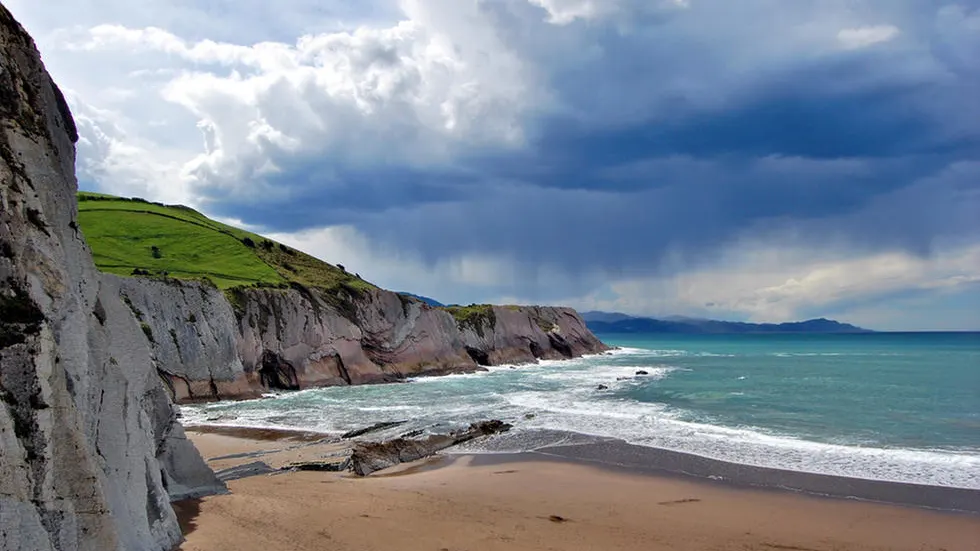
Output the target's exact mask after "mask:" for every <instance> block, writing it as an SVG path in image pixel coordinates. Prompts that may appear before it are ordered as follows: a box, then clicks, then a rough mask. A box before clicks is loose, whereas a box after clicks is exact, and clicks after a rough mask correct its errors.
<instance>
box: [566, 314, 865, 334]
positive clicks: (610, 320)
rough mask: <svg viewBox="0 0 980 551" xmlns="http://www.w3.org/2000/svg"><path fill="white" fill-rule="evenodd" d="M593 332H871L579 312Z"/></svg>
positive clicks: (830, 325)
mask: <svg viewBox="0 0 980 551" xmlns="http://www.w3.org/2000/svg"><path fill="white" fill-rule="evenodd" d="M582 318H583V319H584V320H585V323H586V325H588V327H589V329H591V330H592V332H593V333H705V334H707V333H714V334H723V333H871V332H872V331H871V330H870V329H864V328H862V327H857V326H856V325H851V324H849V323H841V322H839V321H834V320H829V319H825V318H818V319H811V320H806V321H794V322H788V323H747V322H741V321H719V320H710V319H699V318H688V317H684V316H670V317H667V318H643V317H636V316H630V315H627V314H621V313H619V312H596V311H592V312H582Z"/></svg>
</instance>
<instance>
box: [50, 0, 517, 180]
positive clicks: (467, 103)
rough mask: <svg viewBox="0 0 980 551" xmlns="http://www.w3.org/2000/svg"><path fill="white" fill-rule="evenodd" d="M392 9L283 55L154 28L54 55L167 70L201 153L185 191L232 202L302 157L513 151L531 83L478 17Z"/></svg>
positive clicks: (112, 31)
mask: <svg viewBox="0 0 980 551" xmlns="http://www.w3.org/2000/svg"><path fill="white" fill-rule="evenodd" d="M404 9H405V16H406V18H405V19H404V20H403V21H401V22H399V23H397V24H395V25H393V26H391V27H387V28H380V29H378V28H359V29H356V30H352V31H349V32H336V33H323V34H317V35H306V36H302V37H300V38H298V39H297V40H296V42H295V43H294V44H284V43H272V42H265V43H258V44H253V45H238V44H229V43H219V42H214V41H210V40H204V41H199V42H194V43H191V42H188V41H185V40H183V39H181V38H180V37H178V36H175V35H173V34H171V33H169V32H167V31H165V30H162V29H158V28H152V27H150V28H143V29H130V28H125V27H122V26H119V25H100V26H96V27H94V28H92V29H89V30H88V31H87V32H85V33H83V34H82V35H81V36H77V35H76V36H74V37H65V38H66V40H65V42H64V43H63V44H62V46H63V48H65V49H66V50H68V51H88V52H92V51H99V52H111V53H113V55H119V52H127V53H129V54H131V55H148V56H149V57H148V59H159V60H161V62H169V65H170V66H171V67H176V68H177V69H178V71H179V72H178V73H177V74H176V76H175V77H174V78H172V79H170V80H169V81H168V82H167V83H166V84H165V85H164V87H163V89H162V90H161V91H160V92H159V93H161V94H162V97H163V98H164V99H165V100H167V101H169V102H171V103H174V104H177V105H180V106H182V107H184V108H185V109H186V110H187V111H188V112H190V113H192V114H193V116H194V117H195V118H196V119H197V121H198V122H197V126H198V128H200V129H201V131H202V132H203V133H204V143H205V148H204V151H203V152H200V153H198V154H197V155H195V156H194V157H193V158H191V159H189V160H187V161H186V162H185V164H184V166H183V176H184V179H185V180H187V181H189V182H190V185H191V188H192V189H193V188H194V186H195V185H196V186H198V187H202V186H207V187H209V188H216V189H223V190H237V191H243V190H244V189H246V188H248V187H249V186H251V185H252V183H253V182H255V181H261V180H262V177H264V176H268V175H269V174H275V173H277V172H279V171H280V170H281V167H280V166H279V164H280V163H281V162H291V161H295V160H297V159H302V158H304V157H305V158H310V157H328V158H335V159H337V162H338V163H343V164H355V165H356V164H370V163H376V162H377V161H378V159H379V158H380V159H385V162H398V163H402V164H416V163H424V164H428V165H431V164H433V163H439V162H444V161H446V160H448V159H449V158H451V157H452V155H453V154H454V152H457V151H459V150H460V148H463V147H476V146H487V147H504V148H507V147H514V146H517V145H520V144H521V143H522V142H523V139H524V136H523V130H522V126H521V119H520V117H521V114H522V113H523V112H524V111H525V110H526V109H528V108H530V106H531V105H532V103H533V101H534V99H535V96H536V93H535V92H534V88H535V87H534V86H533V78H534V77H533V75H532V74H530V73H528V72H527V71H526V70H525V68H524V67H523V65H522V63H521V62H520V61H519V60H518V59H517V58H516V57H515V56H513V55H511V54H510V53H509V52H508V50H507V47H506V45H504V44H502V43H500V42H499V40H498V39H497V37H496V36H495V35H494V34H493V33H492V32H488V31H486V30H483V25H482V23H483V22H482V21H481V18H483V17H485V15H484V14H482V13H481V12H480V11H479V10H478V9H477V8H476V7H475V6H472V7H471V9H469V10H454V11H453V12H451V13H453V17H452V18H451V20H448V21H447V20H446V19H447V15H446V13H447V12H444V11H442V10H440V9H439V6H434V5H432V3H421V2H406V3H405V4H404ZM464 35H465V36H464ZM464 38H465V40H464ZM159 54H165V56H163V57H161V56H160V55H159ZM154 56H156V57H154ZM164 58H166V59H164ZM174 58H176V61H177V63H174ZM164 68H166V66H165V67H164ZM265 191H267V192H268V191H270V190H265Z"/></svg>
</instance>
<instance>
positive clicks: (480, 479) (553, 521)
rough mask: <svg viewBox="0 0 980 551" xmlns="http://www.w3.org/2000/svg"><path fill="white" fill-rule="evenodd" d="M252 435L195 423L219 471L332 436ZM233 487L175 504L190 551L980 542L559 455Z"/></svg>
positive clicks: (976, 533) (933, 520)
mask: <svg viewBox="0 0 980 551" xmlns="http://www.w3.org/2000/svg"><path fill="white" fill-rule="evenodd" d="M247 433H248V431H247V430H246V431H241V430H239V431H237V434H235V435H232V434H231V433H228V432H227V431H225V430H220V429H219V430H218V431H205V432H199V431H195V430H193V429H189V430H188V437H189V438H190V439H191V440H192V441H194V443H195V444H196V445H197V446H198V448H199V449H200V450H201V452H202V454H203V455H204V456H205V457H206V458H207V459H208V460H209V461H208V462H209V464H211V465H212V466H214V467H219V466H224V467H228V466H234V465H236V464H237V465H244V464H247V463H249V462H251V461H254V458H255V455H251V454H249V453H248V452H253V453H259V454H266V455H262V456H261V457H262V459H263V460H268V461H269V462H270V463H271V464H273V465H275V464H277V462H278V463H279V464H281V463H282V461H285V460H286V459H285V458H279V457H277V456H276V455H274V454H276V453H277V451H273V450H278V453H280V455H286V456H288V457H290V458H291V457H295V456H296V455H297V454H306V455H318V454H322V453H323V452H324V451H327V450H329V449H330V448H331V447H332V446H336V444H337V441H336V439H335V438H330V437H328V438H327V439H326V440H324V439H322V438H321V439H320V440H316V439H312V440H311V438H312V437H310V436H308V433H307V436H303V433H299V434H297V433H294V432H288V431H287V432H285V433H282V434H279V435H278V436H279V437H280V439H278V440H270V439H269V438H270V437H271V436H272V434H270V433H269V432H268V431H262V432H260V433H257V434H256V436H257V437H258V438H257V439H250V438H247V437H245V435H246V434H247ZM317 436H318V437H319V436H324V435H317ZM304 439H305V440H304ZM243 452H245V453H243ZM268 454H273V455H268ZM228 486H229V489H230V490H231V493H230V494H228V495H218V496H209V497H205V498H201V499H195V500H186V501H183V502H178V503H175V504H174V508H175V511H176V512H177V513H178V516H179V518H180V522H181V526H182V528H183V529H184V534H185V537H186V538H187V540H186V541H185V542H184V544H183V545H182V546H181V547H180V549H181V550H182V551H205V550H208V551H214V550H224V549H228V550H231V549H235V550H240V551H252V550H256V551H257V550H259V549H263V550H264V549H281V550H283V551H287V550H313V549H334V550H338V551H343V550H351V551H353V550H355V549H357V550H361V549H396V548H397V549H403V550H406V551H415V550H418V551H441V550H449V551H462V550H466V549H469V550H473V549H480V550H481V551H482V550H489V551H495V550H500V551H503V550H507V551H538V550H545V549H549V550H554V549H563V550H566V551H586V550H595V549H602V550H603V551H615V550H640V549H642V550H660V549H664V550H666V549H671V550H680V551H687V550H690V551H695V550H697V551H701V550H703V549H718V550H731V551H735V550H740V551H741V550H745V549H753V550H758V551H763V550H765V551H771V550H774V549H776V550H778V549H794V550H806V551H830V550H837V549H847V550H849V551H880V550H882V549H890V550H902V551H921V550H924V549H928V550H931V551H939V550H940V549H942V550H946V551H954V550H969V549H975V542H976V541H980V515H977V514H970V513H962V512H952V511H936V510H930V509H924V508H917V507H906V506H900V505H893V504H885V503H875V502H865V501H857V500H848V499H836V498H835V499H827V498H820V497H818V496H814V495H809V494H803V493H799V492H792V491H787V490H779V489H777V488H757V487H740V486H736V485H733V484H728V483H726V482H725V481H719V480H712V479H708V478H699V477H694V476H691V475H682V474H676V473H670V472H667V471H654V470H652V469H646V470H639V469H635V468H630V467H624V466H614V465H609V464H602V465H599V464H596V463H590V462H587V461H586V460H584V459H582V458H571V457H562V456H559V455H557V454H554V453H550V452H549V453H548V454H541V453H536V452H526V453H520V454H503V453H488V454H476V455H473V454H462V453H460V454H440V455H437V456H434V457H430V458H427V459H422V460H420V461H416V462H412V463H404V464H402V465H399V466H397V467H395V468H393V469H388V470H385V471H379V472H377V473H375V474H372V475H370V476H367V477H356V476H352V475H350V474H347V473H338V472H310V471H277V472H274V473H272V474H260V475H257V476H249V477H246V478H238V479H231V480H229V481H228Z"/></svg>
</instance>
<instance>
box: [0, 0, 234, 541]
mask: <svg viewBox="0 0 980 551" xmlns="http://www.w3.org/2000/svg"><path fill="white" fill-rule="evenodd" d="M77 138H78V136H77V133H76V131H75V126H74V123H73V121H72V117H71V114H70V113H69V111H68V106H67V104H66V103H65V100H64V98H63V97H62V95H61V92H60V91H59V90H58V88H57V87H56V86H55V85H54V83H53V82H52V81H51V78H50V77H49V76H48V74H47V72H46V71H45V69H44V67H43V65H42V64H41V60H40V57H39V55H38V53H37V50H36V48H35V46H34V43H33V41H32V40H31V38H30V37H29V36H28V35H27V33H26V32H25V31H24V29H23V28H22V27H21V26H20V25H19V24H18V23H17V22H16V21H15V20H14V19H13V17H12V16H11V14H10V13H9V12H8V11H7V10H6V8H4V7H3V6H0V527H2V530H0V549H3V550H18V551H26V550H44V551H48V550H89V549H91V550H115V549H118V550H163V549H172V548H173V547H174V546H175V545H176V544H177V543H178V542H179V541H180V538H181V536H180V530H179V527H178V526H177V520H176V517H175V516H174V512H173V510H172V509H171V507H170V498H171V495H170V494H168V490H172V491H173V492H174V494H176V495H180V496H188V495H201V494H205V493H213V492H216V491H221V490H223V485H222V484H221V483H220V482H218V480H217V479H216V478H215V477H214V475H213V473H211V471H210V469H208V467H207V466H206V465H205V464H204V462H203V461H202V460H201V457H200V455H199V454H198V453H197V451H196V450H195V449H194V447H193V446H192V445H191V444H190V443H189V442H188V441H187V440H186V439H184V438H183V432H182V429H181V428H180V425H179V424H178V423H177V422H176V416H175V413H174V410H173V407H172V404H171V402H170V398H169V395H168V393H167V392H166V390H165V389H164V387H163V386H162V382H161V379H160V378H159V377H158V376H157V373H156V370H155V369H153V364H152V361H151V350H150V347H149V346H148V345H147V341H146V338H145V336H144V333H143V332H142V331H141V328H140V326H139V324H138V322H137V320H136V319H135V317H134V316H133V314H132V313H131V311H130V309H129V308H128V307H127V306H126V305H125V304H124V303H123V302H122V301H121V300H120V294H119V293H118V292H117V290H116V288H115V287H114V286H113V282H112V281H105V280H104V279H103V277H102V276H101V275H100V274H99V273H98V272H97V271H96V269H95V266H94V264H93V263H92V259H91V255H90V252H89V250H88V248H87V247H86V245H85V242H84V241H83V240H82V238H81V236H80V234H79V232H78V227H77V225H76V223H75V219H76V203H75V192H76V181H75V177H74V162H75V148H74V142H75V140H77Z"/></svg>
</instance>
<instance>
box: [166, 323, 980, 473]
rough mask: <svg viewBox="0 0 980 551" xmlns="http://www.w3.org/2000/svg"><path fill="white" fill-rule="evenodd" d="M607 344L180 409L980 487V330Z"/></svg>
mask: <svg viewBox="0 0 980 551" xmlns="http://www.w3.org/2000/svg"><path fill="white" fill-rule="evenodd" d="M600 338H602V339H603V340H604V342H606V343H608V344H611V345H615V346H619V347H621V348H620V349H619V350H616V351H614V352H613V353H611V354H605V355H597V356H591V357H587V358H582V359H578V360H571V361H567V362H550V361H549V362H542V363H541V364H539V365H533V366H520V367H516V368H512V367H511V366H498V367H494V368H491V371H489V372H486V373H477V374H472V375H453V376H448V377H435V378H424V379H416V380H414V381H412V382H410V383H409V384H394V385H379V386H362V387H335V388H327V389H317V390H308V391H302V392H297V393H290V394H283V395H278V396H275V397H271V398H267V399H262V400H252V401H247V402H233V403H219V404H209V405H201V406H186V407H184V408H183V413H184V416H185V422H188V423H205V424H224V425H246V426H270V427H287V428H304V429H310V430H319V431H324V432H342V431H346V430H349V429H352V428H357V427H362V426H365V425H368V424H372V423H375V422H378V421H393V420H408V421H409V422H408V423H407V424H406V425H403V426H402V427H399V428H398V429H397V430H398V431H400V432H405V431H408V430H412V429H414V428H422V429H426V430H431V431H440V430H445V429H447V428H452V427H455V426H460V425H465V424H468V423H469V422H472V421H477V420H482V419H487V418H501V419H504V420H507V421H510V422H512V423H514V424H515V429H514V434H512V435H509V436H508V437H507V438H506V439H505V440H502V441H500V442H496V443H494V442H490V443H480V444H477V445H475V446H470V447H469V448H468V450H469V451H473V452H480V451H523V450H526V449H532V448H535V447H540V446H544V445H548V444H554V443H556V440H555V439H556V438H559V439H560V438H563V437H561V436H556V434H559V435H560V434H561V433H556V432H555V431H566V432H574V433H581V434H588V435H595V436H599V437H614V438H620V439H623V440H626V441H628V442H631V443H634V444H639V445H645V446H653V447H659V448H666V449H671V450H676V451H683V452H689V453H694V454H698V455H703V456H707V457H713V458H717V459H723V460H727V461H733V462H736V463H746V464H752V465H760V466H768V467H777V468H784V469H791V470H799V471H806V472H817V473H825V474H836V475H846V476H855V477H860V478H871V479H879V480H895V481H905V482H917V483H923V484H932V485H942V486H956V487H964V488H980V333H960V334H954V333H932V334H930V333H917V334H898V333H881V334H862V335H629V336H622V335H616V336H611V335H600ZM639 370H644V371H647V372H648V375H636V371H639ZM599 385H604V386H606V387H608V388H607V389H604V390H600V389H599V388H598V387H599Z"/></svg>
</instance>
